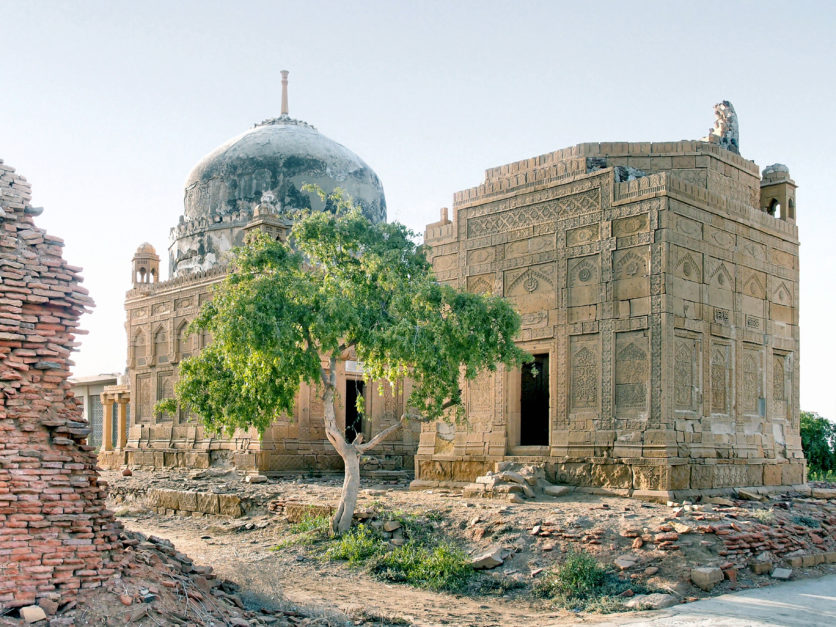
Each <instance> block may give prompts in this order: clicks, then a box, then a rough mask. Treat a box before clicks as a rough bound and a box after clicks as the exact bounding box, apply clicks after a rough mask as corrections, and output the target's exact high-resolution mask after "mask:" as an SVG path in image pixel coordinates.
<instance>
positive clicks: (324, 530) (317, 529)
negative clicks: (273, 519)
mask: <svg viewBox="0 0 836 627" xmlns="http://www.w3.org/2000/svg"><path fill="white" fill-rule="evenodd" d="M330 523H331V521H330V520H329V518H328V517H327V516H322V515H320V516H306V517H305V518H303V519H302V520H300V521H299V522H298V523H295V524H293V525H290V526H289V527H288V529H287V532H286V534H285V537H283V538H282V539H281V540H280V541H279V542H278V543H277V544H276V545H275V546H274V547H272V548H271V549H270V550H271V551H281V550H282V549H286V548H288V547H291V546H307V545H310V544H315V543H316V542H318V541H321V540H324V539H325V538H327V537H328V529H329V525H330Z"/></svg>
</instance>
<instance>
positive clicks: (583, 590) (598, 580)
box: [534, 552, 652, 614]
mask: <svg viewBox="0 0 836 627" xmlns="http://www.w3.org/2000/svg"><path fill="white" fill-rule="evenodd" d="M628 589H630V590H632V591H633V592H634V593H636V594H645V593H647V592H652V590H650V589H649V588H648V587H647V586H645V585H644V584H642V583H640V582H638V581H630V580H624V579H620V578H619V577H618V575H616V574H615V573H613V572H611V571H610V570H607V569H606V568H604V567H603V566H601V565H600V564H599V563H598V562H597V561H596V560H595V558H594V557H592V556H591V555H589V554H588V553H583V552H580V553H569V554H568V556H567V557H566V559H565V560H564V561H563V563H562V564H560V565H558V566H557V567H556V568H554V569H553V570H552V571H550V572H549V573H547V574H546V575H545V576H544V577H543V578H542V579H541V580H540V581H539V582H538V583H537V584H535V586H534V594H535V595H536V596H540V597H544V598H547V599H551V600H553V601H554V602H555V603H556V604H557V605H559V606H561V607H565V608H568V609H576V610H586V611H593V612H599V613H602V614H607V613H610V612H621V611H624V610H625V609H626V608H625V607H624V605H623V604H622V602H621V599H620V598H619V597H618V595H620V594H621V593H622V592H624V591H626V590H628Z"/></svg>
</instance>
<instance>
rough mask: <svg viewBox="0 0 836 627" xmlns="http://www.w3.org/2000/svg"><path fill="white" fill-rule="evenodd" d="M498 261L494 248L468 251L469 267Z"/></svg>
mask: <svg viewBox="0 0 836 627" xmlns="http://www.w3.org/2000/svg"><path fill="white" fill-rule="evenodd" d="M495 260H496V249H495V248H494V247H493V246H490V247H488V248H476V249H474V250H469V251H467V265H469V266H473V265H478V264H482V263H492V262H493V261H495Z"/></svg>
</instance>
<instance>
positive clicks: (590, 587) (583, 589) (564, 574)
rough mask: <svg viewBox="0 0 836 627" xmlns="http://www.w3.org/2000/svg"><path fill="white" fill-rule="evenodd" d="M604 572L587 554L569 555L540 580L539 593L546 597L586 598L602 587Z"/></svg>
mask: <svg viewBox="0 0 836 627" xmlns="http://www.w3.org/2000/svg"><path fill="white" fill-rule="evenodd" d="M606 572H607V571H606V570H604V568H602V567H601V565H600V564H599V563H598V562H597V561H596V560H595V558H594V557H592V556H591V555H590V554H589V553H569V555H568V557H567V558H566V560H564V562H563V563H562V564H560V565H559V566H557V568H555V569H554V570H553V571H552V572H551V573H549V574H548V575H546V576H545V577H544V578H543V579H542V581H541V582H540V592H541V594H542V595H543V596H548V597H556V596H565V597H572V598H587V597H589V596H591V595H592V594H594V593H595V592H596V591H597V590H599V589H600V587H601V586H602V585H603V583H604V579H605V575H606Z"/></svg>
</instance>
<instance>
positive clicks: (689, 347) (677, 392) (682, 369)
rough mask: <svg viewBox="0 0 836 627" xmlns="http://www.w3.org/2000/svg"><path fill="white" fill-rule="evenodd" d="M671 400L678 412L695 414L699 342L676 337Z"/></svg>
mask: <svg viewBox="0 0 836 627" xmlns="http://www.w3.org/2000/svg"><path fill="white" fill-rule="evenodd" d="M673 352H674V355H673V400H674V408H675V409H676V410H678V411H687V412H696V411H697V404H698V402H699V397H700V391H701V390H700V388H701V385H700V380H701V377H700V374H699V373H700V342H699V340H698V339H696V338H693V337H683V336H677V337H675V338H674V347H673Z"/></svg>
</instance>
